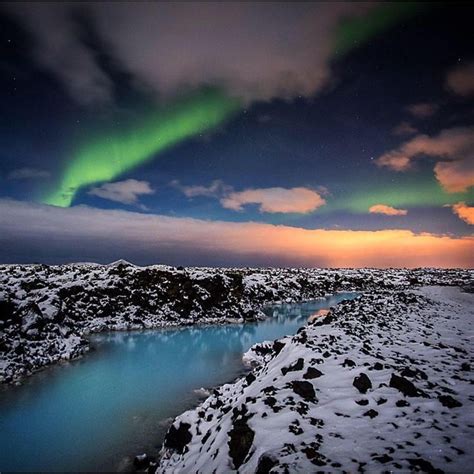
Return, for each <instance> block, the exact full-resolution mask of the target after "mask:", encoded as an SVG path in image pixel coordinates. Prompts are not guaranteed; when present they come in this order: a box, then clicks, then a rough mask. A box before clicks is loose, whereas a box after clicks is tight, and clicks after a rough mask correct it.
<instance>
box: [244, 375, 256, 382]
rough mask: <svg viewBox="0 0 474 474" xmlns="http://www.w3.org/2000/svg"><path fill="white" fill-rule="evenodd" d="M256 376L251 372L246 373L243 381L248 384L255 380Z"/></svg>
mask: <svg viewBox="0 0 474 474" xmlns="http://www.w3.org/2000/svg"><path fill="white" fill-rule="evenodd" d="M255 380H256V377H255V375H253V374H247V376H246V377H245V381H246V382H247V385H250V384H251V383H253V382H255Z"/></svg>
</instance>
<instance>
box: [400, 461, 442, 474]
mask: <svg viewBox="0 0 474 474" xmlns="http://www.w3.org/2000/svg"><path fill="white" fill-rule="evenodd" d="M408 462H409V463H410V466H411V467H412V468H415V469H417V470H420V471H423V472H429V473H430V474H443V471H442V470H441V469H436V468H435V467H434V466H433V465H432V464H431V463H430V462H429V461H427V460H426V459H423V458H415V459H408Z"/></svg>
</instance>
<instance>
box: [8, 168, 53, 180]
mask: <svg viewBox="0 0 474 474" xmlns="http://www.w3.org/2000/svg"><path fill="white" fill-rule="evenodd" d="M50 176H51V173H50V172H49V171H46V170H40V169H37V168H18V169H16V170H13V171H10V173H8V175H7V179H10V180H24V179H45V178H49V177H50Z"/></svg>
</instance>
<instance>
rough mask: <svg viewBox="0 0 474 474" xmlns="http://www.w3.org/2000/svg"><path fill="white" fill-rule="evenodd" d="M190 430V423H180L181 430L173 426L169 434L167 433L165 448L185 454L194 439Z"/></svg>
mask: <svg viewBox="0 0 474 474" xmlns="http://www.w3.org/2000/svg"><path fill="white" fill-rule="evenodd" d="M189 428H191V425H190V424H189V423H180V424H179V428H176V427H175V426H174V425H171V427H170V429H169V430H168V433H166V437H165V442H164V445H165V447H166V448H169V449H173V450H175V451H177V452H178V453H180V454H183V453H184V452H185V448H186V446H187V445H188V443H189V442H190V441H191V439H192V438H193V435H192V434H191V433H190V431H189Z"/></svg>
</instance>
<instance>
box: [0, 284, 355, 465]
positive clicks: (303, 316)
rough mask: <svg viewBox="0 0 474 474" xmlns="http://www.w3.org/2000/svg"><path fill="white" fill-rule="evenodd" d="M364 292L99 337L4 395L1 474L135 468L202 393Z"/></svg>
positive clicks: (0, 421)
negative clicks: (267, 344) (248, 357)
mask: <svg viewBox="0 0 474 474" xmlns="http://www.w3.org/2000/svg"><path fill="white" fill-rule="evenodd" d="M355 296H357V295H356V294H354V293H341V294H337V295H335V296H333V297H331V298H328V299H325V300H320V301H316V302H310V303H302V304H295V305H278V306H273V307H270V308H267V310H266V312H267V314H269V315H271V316H272V317H270V318H268V319H266V320H265V321H261V322H258V323H247V324H239V325H228V326H204V327H202V326H201V327H189V328H180V329H164V330H153V331H145V332H128V333H124V332H123V333H107V334H99V335H95V336H93V337H92V339H91V340H92V347H93V348H94V350H93V351H92V352H91V353H89V354H88V355H86V356H85V357H83V358H82V359H80V360H77V361H74V362H70V363H67V364H60V365H58V366H55V367H51V368H48V369H46V370H44V371H42V372H41V373H38V374H36V375H34V376H33V377H30V378H29V379H28V380H27V381H26V382H25V384H24V385H22V386H19V387H9V388H4V389H3V390H2V391H0V471H9V470H10V471H12V470H17V471H18V470H21V471H31V470H35V471H54V470H55V471H81V470H82V471H104V470H109V471H110V470H128V469H130V468H131V460H132V458H133V455H135V454H137V453H141V452H147V453H148V454H156V452H157V450H158V448H159V445H160V444H161V442H162V440H163V436H164V434H165V432H166V429H167V427H168V426H169V423H170V421H171V418H172V417H175V416H176V415H178V414H180V413H182V412H183V411H185V410H187V409H189V408H191V407H193V406H195V405H196V404H197V403H198V402H199V400H200V397H202V396H203V395H202V394H200V393H197V392H196V390H197V389H199V388H201V387H212V386H216V385H219V384H223V383H226V382H230V381H232V380H233V379H234V378H235V377H237V376H239V375H240V374H242V373H243V372H244V371H245V368H244V366H243V364H242V353H243V352H245V351H246V350H248V349H249V348H250V346H252V345H253V344H255V343H257V342H261V341H265V340H273V339H277V338H280V337H282V336H284V335H287V334H294V333H295V332H296V331H297V330H298V328H299V327H300V326H302V325H303V324H304V323H305V322H306V321H307V319H308V317H309V316H311V315H312V314H314V313H316V312H317V311H318V310H319V309H323V308H328V307H330V306H333V305H335V304H336V303H338V302H339V301H341V300H343V299H349V298H353V297H355Z"/></svg>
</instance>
